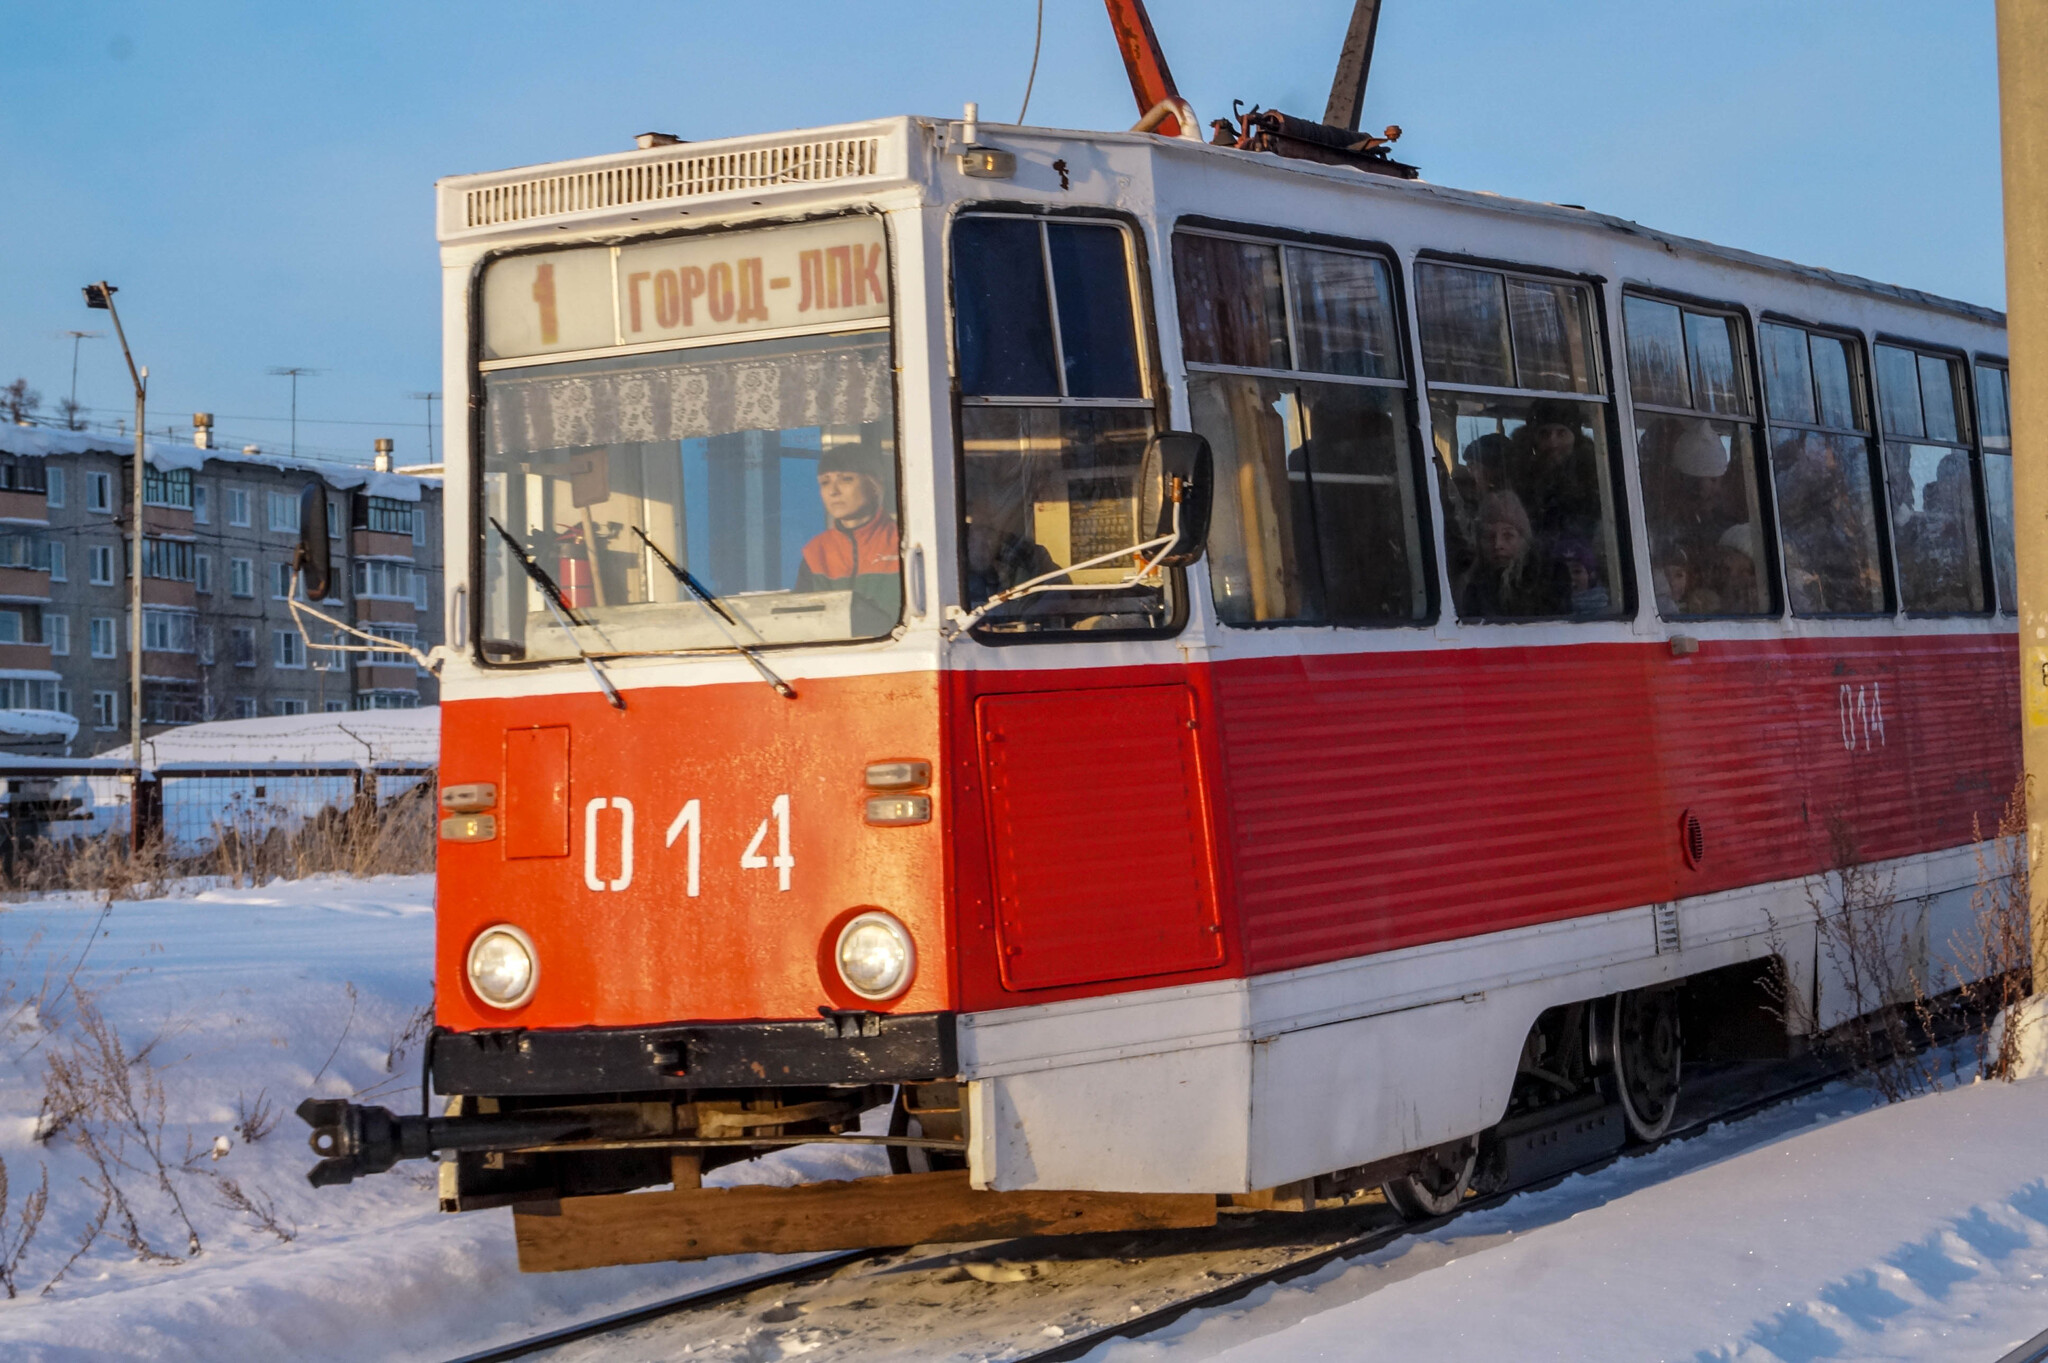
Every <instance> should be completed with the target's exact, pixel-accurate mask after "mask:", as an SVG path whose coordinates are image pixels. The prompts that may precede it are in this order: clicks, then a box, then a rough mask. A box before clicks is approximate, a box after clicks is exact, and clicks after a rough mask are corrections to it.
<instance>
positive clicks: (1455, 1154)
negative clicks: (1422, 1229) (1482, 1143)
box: [1380, 1136, 1479, 1221]
mask: <svg viewBox="0 0 2048 1363" xmlns="http://www.w3.org/2000/svg"><path fill="white" fill-rule="evenodd" d="M1478 1162H1479V1138H1478V1137H1477V1136H1468V1137H1466V1138H1465V1139H1464V1140H1462V1141H1452V1142H1450V1143H1449V1144H1448V1145H1439V1146H1438V1147H1436V1149H1434V1150H1431V1151H1429V1152H1427V1153H1426V1154H1424V1155H1423V1157H1422V1163H1421V1164H1420V1165H1419V1166H1418V1167H1417V1168H1415V1169H1414V1170H1413V1171H1412V1172H1410V1173H1406V1174H1402V1175H1400V1176H1399V1177H1398V1178H1390V1179H1388V1180H1387V1181H1386V1182H1385V1183H1383V1184H1381V1185H1380V1191H1381V1192H1383V1193H1385V1194H1386V1196H1387V1205H1388V1206H1390V1207H1392V1208H1393V1209H1394V1210H1395V1211H1396V1212H1398V1213H1399V1214H1400V1216H1401V1219H1402V1220H1403V1221H1427V1220H1429V1219H1430V1218H1431V1217H1433V1216H1443V1215H1446V1214H1447V1213H1450V1212H1453V1211H1456V1210H1457V1207H1458V1204H1459V1203H1460V1202H1463V1201H1464V1200H1465V1190H1466V1189H1467V1188H1469V1187H1471V1185H1472V1170H1473V1168H1474V1167H1475V1166H1476V1165H1477V1164H1478Z"/></svg>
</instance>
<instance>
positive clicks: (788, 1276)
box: [448, 1249, 895, 1363]
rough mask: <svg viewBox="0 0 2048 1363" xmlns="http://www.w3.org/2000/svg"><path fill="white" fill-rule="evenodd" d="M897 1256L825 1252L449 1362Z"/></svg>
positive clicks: (491, 1360)
mask: <svg viewBox="0 0 2048 1363" xmlns="http://www.w3.org/2000/svg"><path fill="white" fill-rule="evenodd" d="M893 1253H895V1250H893V1249H846V1250H839V1251H837V1252H835V1253H831V1254H821V1255H819V1256H818V1257H816V1258H814V1259H806V1260H804V1262H803V1263H801V1264H797V1265H795V1266H793V1267H790V1268H776V1269H770V1270H769V1271H768V1272H766V1273H754V1274H749V1275H748V1276H747V1277H744V1278H736V1279H734V1280H733V1281H731V1282H728V1283H720V1284H719V1285H718V1286H716V1287H706V1288H702V1289H699V1290H698V1291H695V1292H684V1293H680V1294H678V1295H677V1296H673V1297H667V1298H664V1299H663V1300H661V1301H657V1302H649V1303H648V1304H647V1305H645V1306H636V1307H634V1308H632V1309H631V1310H629V1311H616V1312H613V1313H612V1314H611V1315H608V1316H599V1317H598V1318H597V1319H595V1320H586V1321H584V1322H583V1323H582V1324H580V1325H565V1326H563V1327H562V1328H561V1329H559V1330H550V1331H548V1332H547V1333H546V1334H539V1335H530V1336H528V1337H527V1338H525V1339H520V1340H514V1341H513V1342H512V1343H510V1344H497V1345H493V1346H492V1347H490V1348H488V1349H479V1350H477V1351H476V1352H475V1353H467V1354H463V1355H461V1356H460V1357H457V1358H451V1359H449V1360H448V1363H501V1360H505V1359H512V1358H525V1357H526V1356H527V1355H529V1354H536V1353H539V1352H540V1351H541V1350H542V1349H552V1348H555V1347H557V1346H558V1345H562V1344H574V1343H575V1342H576V1341H578V1340H581V1339H590V1338H592V1337H594V1336H597V1335H606V1334H610V1333H612V1332H613V1331H615V1330H624V1329H627V1328H629V1327H631V1326H635V1325H642V1324H645V1323H646V1322H648V1321H650V1320H659V1319H661V1318H662V1317H663V1316H670V1315H674V1314H675V1313H676V1312H678V1311H689V1310H701V1309H703V1308H705V1307H710V1306H718V1305H720V1304H722V1303H724V1302H728V1301H731V1300H732V1299H733V1298H735V1297H744V1296H745V1295H746V1294H747V1293H749V1292H752V1291H754V1290H755V1289H756V1288H761V1287H768V1286H770V1285H772V1284H775V1283H786V1282H797V1281H800V1280H801V1279H803V1278H804V1277H806V1276H808V1275H810V1274H813V1273H818V1272H828V1273H829V1272H832V1271H834V1270H836V1269H840V1268H843V1267H845V1266H846V1265H847V1264H851V1263H858V1262H859V1261H860V1260H862V1259H879V1258H882V1257H884V1256H886V1255H889V1254H893Z"/></svg>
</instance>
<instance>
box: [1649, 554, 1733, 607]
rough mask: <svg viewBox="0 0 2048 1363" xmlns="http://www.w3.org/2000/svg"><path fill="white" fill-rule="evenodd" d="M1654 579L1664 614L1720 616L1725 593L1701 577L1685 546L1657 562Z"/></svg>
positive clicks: (1658, 601) (1658, 599) (1659, 604)
mask: <svg viewBox="0 0 2048 1363" xmlns="http://www.w3.org/2000/svg"><path fill="white" fill-rule="evenodd" d="M1653 581H1654V582H1655V585H1656V591H1657V610H1658V612H1659V613H1660V614H1663V615H1718V614H1720V613H1721V595H1720V593H1719V592H1717V591H1715V590H1714V589H1713V588H1712V587H1710V586H1708V585H1707V584H1706V583H1704V582H1702V581H1700V580H1699V578H1698V577H1697V576H1695V575H1694V573H1693V570H1692V559H1691V557H1690V556H1688V555H1687V554H1686V552H1685V551H1684V550H1683V549H1673V550H1671V551H1670V553H1669V554H1667V555H1666V556H1665V557H1664V558H1663V559H1662V560H1661V561H1659V563H1658V565H1657V570H1656V573H1655V574H1654V576H1653Z"/></svg>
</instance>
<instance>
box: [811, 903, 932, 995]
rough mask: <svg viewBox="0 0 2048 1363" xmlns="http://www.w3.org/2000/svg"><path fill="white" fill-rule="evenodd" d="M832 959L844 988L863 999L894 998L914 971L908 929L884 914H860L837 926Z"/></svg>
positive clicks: (915, 962)
mask: <svg viewBox="0 0 2048 1363" xmlns="http://www.w3.org/2000/svg"><path fill="white" fill-rule="evenodd" d="M832 958H833V960H834V961H836V962H837V963H838V966H839V978H840V979H842V980H844V981H845V982H846V987H847V988H848V989H851V990H852V991H853V992H854V993H856V994H858V995H860V996H861V997H862V998H864V999H893V998H895V997H896V996H897V995H898V994H901V993H902V992H903V991H904V990H905V989H908V988H909V987H910V977H911V976H912V975H913V974H915V973H916V971H917V948H916V947H915V946H913V945H912V944H911V941H910V930H909V929H908V928H906V927H904V926H903V925H902V924H901V923H899V922H897V921H896V919H895V918H894V917H892V916H891V915H889V914H886V913H864V914H861V915H860V916H858V917H856V918H854V919H853V920H852V921H851V922H849V923H848V924H847V925H846V926H845V927H843V928H841V929H840V930H839V942H838V945H837V946H836V947H835V948H834V949H833V952H832Z"/></svg>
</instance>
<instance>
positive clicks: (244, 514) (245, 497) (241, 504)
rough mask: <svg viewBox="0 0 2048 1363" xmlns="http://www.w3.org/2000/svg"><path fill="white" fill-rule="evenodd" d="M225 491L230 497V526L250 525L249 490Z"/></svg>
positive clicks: (230, 489)
mask: <svg viewBox="0 0 2048 1363" xmlns="http://www.w3.org/2000/svg"><path fill="white" fill-rule="evenodd" d="M225 491H226V492H227V496H228V524H229V525H247V524H248V523H249V489H247V488H245V487H231V488H227V489H225Z"/></svg>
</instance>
